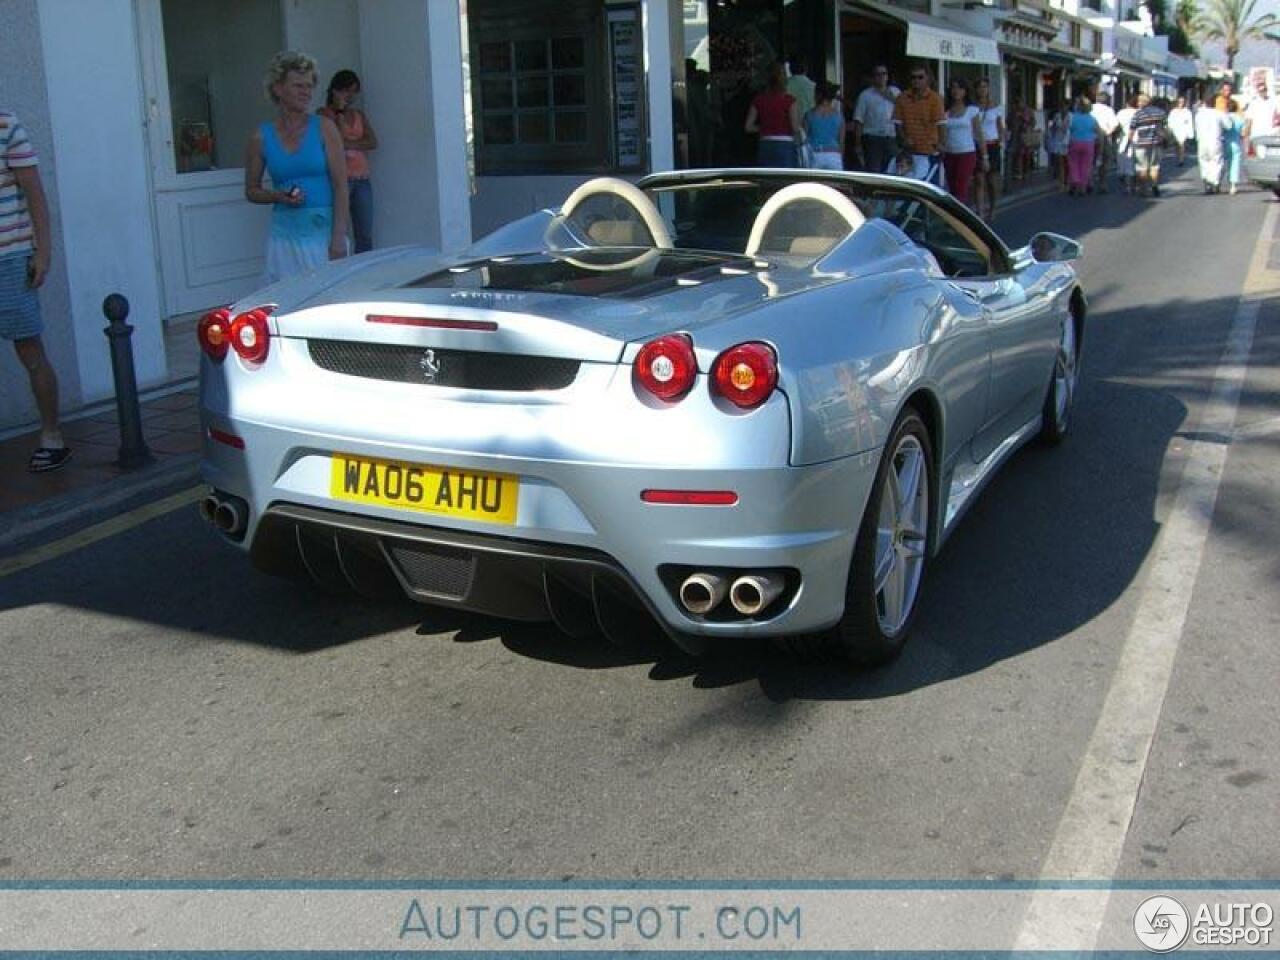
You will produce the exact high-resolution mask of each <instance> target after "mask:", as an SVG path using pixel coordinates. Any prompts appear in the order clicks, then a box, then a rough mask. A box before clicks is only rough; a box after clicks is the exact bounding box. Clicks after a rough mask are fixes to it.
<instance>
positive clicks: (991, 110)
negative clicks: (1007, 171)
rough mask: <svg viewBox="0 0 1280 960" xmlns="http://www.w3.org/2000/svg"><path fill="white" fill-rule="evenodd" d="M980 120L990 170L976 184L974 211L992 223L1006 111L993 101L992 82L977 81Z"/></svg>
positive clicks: (998, 183) (1001, 165)
mask: <svg viewBox="0 0 1280 960" xmlns="http://www.w3.org/2000/svg"><path fill="white" fill-rule="evenodd" d="M977 89H978V96H977V100H978V120H979V122H980V123H981V124H982V138H983V140H985V141H986V144H987V160H988V163H987V166H986V169H984V170H983V171H982V172H981V175H980V176H979V177H978V178H977V179H976V180H975V181H974V184H973V186H974V199H975V208H974V209H976V210H977V212H978V216H979V217H981V218H982V219H983V220H985V221H986V222H987V223H991V222H992V221H993V220H995V216H996V201H997V200H999V199H1000V181H1001V179H1002V170H1003V166H1004V165H1003V163H1002V160H1003V153H1004V140H1005V129H1004V110H1003V109H1002V108H1001V106H1000V104H998V103H993V102H992V100H991V80H990V79H989V78H987V77H983V78H982V79H980V80H979V81H978V88H977Z"/></svg>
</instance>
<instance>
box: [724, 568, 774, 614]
mask: <svg viewBox="0 0 1280 960" xmlns="http://www.w3.org/2000/svg"><path fill="white" fill-rule="evenodd" d="M784 585H785V583H784V581H783V579H782V577H781V576H780V575H779V574H777V573H748V574H745V575H743V576H741V577H739V578H738V579H737V580H735V581H733V586H732V587H730V588H729V602H730V603H732V604H733V609H735V610H737V611H738V612H739V613H740V614H742V615H743V616H744V617H754V616H755V615H756V614H757V613H759V612H760V611H761V610H763V609H765V607H767V606H769V604H771V603H773V601H774V600H776V599H778V595H779V594H781V593H782V588H783V586H784Z"/></svg>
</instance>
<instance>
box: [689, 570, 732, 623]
mask: <svg viewBox="0 0 1280 960" xmlns="http://www.w3.org/2000/svg"><path fill="white" fill-rule="evenodd" d="M728 592H729V578H728V577H724V576H721V575H720V574H718V573H706V572H702V573H691V574H689V576H688V577H686V578H685V581H684V583H682V584H680V602H681V603H682V604H684V608H685V609H686V610H688V611H689V612H690V613H696V614H698V615H699V616H701V615H702V614H704V613H710V612H711V611H712V610H714V609H715V608H716V607H718V606H720V603H721V601H722V600H724V598H725V594H727V593H728Z"/></svg>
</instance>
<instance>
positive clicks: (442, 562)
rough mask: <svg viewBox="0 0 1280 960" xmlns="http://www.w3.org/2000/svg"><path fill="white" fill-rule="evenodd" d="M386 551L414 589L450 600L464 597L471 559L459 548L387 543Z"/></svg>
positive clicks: (472, 570) (469, 555) (468, 584)
mask: <svg viewBox="0 0 1280 960" xmlns="http://www.w3.org/2000/svg"><path fill="white" fill-rule="evenodd" d="M387 550H388V551H389V552H390V553H391V558H392V559H393V560H395V562H396V566H398V567H399V568H400V572H401V573H402V574H404V578H405V580H407V581H408V582H409V585H410V586H411V587H412V588H413V589H414V590H416V591H420V592H422V593H432V594H435V595H437V596H441V597H448V598H450V599H452V600H462V599H465V598H466V596H467V594H468V593H470V592H471V577H472V575H473V574H474V573H475V558H474V557H472V555H471V554H469V553H466V552H464V551H462V550H454V549H451V548H449V547H434V546H433V547H428V546H418V545H416V544H414V545H410V544H405V543H389V544H388V545H387Z"/></svg>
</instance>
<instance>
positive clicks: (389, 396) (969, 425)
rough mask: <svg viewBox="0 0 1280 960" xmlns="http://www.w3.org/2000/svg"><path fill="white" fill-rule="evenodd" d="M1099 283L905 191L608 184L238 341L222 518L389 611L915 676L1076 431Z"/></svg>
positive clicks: (280, 290) (893, 186)
mask: <svg viewBox="0 0 1280 960" xmlns="http://www.w3.org/2000/svg"><path fill="white" fill-rule="evenodd" d="M1079 255H1080V247H1079V245H1078V244H1076V243H1075V242H1073V241H1071V240H1070V239H1068V238H1065V237H1060V236H1056V235H1054V234H1049V233H1041V234H1038V235H1036V236H1035V237H1034V238H1032V240H1031V242H1030V243H1029V244H1028V245H1027V246H1025V247H1021V248H1019V249H1016V250H1010V249H1008V248H1007V247H1006V246H1005V245H1004V243H1002V242H1001V240H1000V239H999V238H998V237H997V236H996V235H995V234H994V233H993V232H992V231H991V230H990V229H989V228H988V227H987V226H986V225H985V224H983V223H982V222H981V221H979V220H978V219H977V218H976V217H974V216H973V215H972V214H971V213H970V211H969V210H968V209H966V208H965V207H963V206H961V205H960V204H958V203H957V202H956V201H955V200H954V199H953V198H951V197H949V196H948V195H946V194H945V193H943V192H941V191H939V190H937V189H935V188H934V187H931V186H929V185H926V184H922V183H918V182H915V181H909V180H901V179H898V178H896V177H888V176H876V175H869V174H852V173H829V174H822V175H815V174H814V173H813V172H811V171H765V170H711V171H685V172H678V173H665V174H659V175H654V176H650V177H648V178H646V179H644V180H642V181H640V183H639V184H638V185H635V184H630V183H627V182H624V181H621V180H616V179H610V178H602V179H597V180H593V181H590V182H588V183H586V184H584V185H583V186H581V187H579V188H578V189H577V190H575V191H573V193H572V194H571V195H570V196H569V197H568V199H567V200H566V201H565V203H564V204H563V206H562V207H560V208H558V209H553V210H543V211H540V212H538V213H535V214H533V215H531V216H528V217H525V218H523V219H521V220H518V221H516V222H514V223H512V224H509V225H508V226H506V227H503V228H501V229H499V230H498V231H496V232H495V233H493V234H491V235H490V236H488V237H487V238H485V239H483V240H481V241H479V242H478V243H476V244H475V245H473V246H472V247H471V248H470V249H468V250H466V251H464V252H462V253H460V254H457V255H453V256H447V257H441V256H440V255H439V254H437V253H433V252H430V251H427V250H423V249H418V248H399V249H393V250H386V251H378V252H375V253H371V254H367V255H364V256H361V257H356V258H353V259H351V260H346V261H341V262H337V263H333V264H330V265H328V266H327V267H323V268H320V269H319V270H318V271H316V272H314V273H312V274H310V275H307V276H304V277H300V278H295V279H292V280H289V281H285V282H282V283H280V284H278V285H276V286H273V287H270V288H268V289H265V290H262V291H260V292H258V293H257V294H255V295H253V296H251V297H249V298H246V299H245V300H243V301H241V302H239V303H237V304H235V305H234V306H232V307H231V308H229V309H226V310H219V311H214V312H212V313H210V314H209V315H207V316H206V317H205V318H204V319H203V320H202V321H201V323H200V325H199V335H200V340H201V346H202V348H203V351H204V357H203V359H202V368H201V386H200V402H201V409H202V417H203V425H204V431H205V441H204V457H203V476H204V478H205V480H206V481H207V482H208V483H209V485H210V487H211V490H210V493H209V496H208V497H207V498H206V499H205V501H204V503H203V512H204V515H205V516H206V517H207V519H209V521H210V522H211V523H212V524H214V525H215V526H216V527H217V529H218V530H220V531H221V534H222V536H223V537H224V538H225V539H226V540H228V541H229V542H232V543H235V544H236V545H238V546H239V547H240V548H241V549H243V550H245V551H247V552H248V553H249V554H250V555H251V556H252V558H253V561H254V562H255V563H256V564H257V565H258V566H259V567H261V568H262V569H264V570H269V571H273V572H286V573H296V574H302V575H304V576H309V577H311V578H314V579H315V580H317V581H319V582H321V583H323V584H326V585H340V586H343V587H351V588H354V589H355V590H357V591H359V592H362V593H367V594H374V595H377V594H382V593H386V592H388V591H390V592H392V593H400V592H403V593H405V594H408V595H409V596H410V597H413V598H415V599H418V600H421V601H424V602H426V603H431V604H440V605H444V606H450V607H458V608H463V609H468V610H478V611H483V612H486V613H490V614H496V615H499V616H505V617H510V618H515V619H520V620H548V619H550V620H554V622H555V623H556V624H558V625H559V626H560V627H561V628H562V629H563V630H565V631H566V632H568V633H571V634H574V635H577V636H583V635H596V634H601V633H602V634H603V635H604V636H606V637H608V638H610V639H615V640H619V641H624V640H626V639H627V638H628V636H629V635H631V634H633V633H634V632H635V631H636V629H637V627H638V626H642V625H644V624H649V625H650V626H649V629H650V630H652V624H653V623H656V624H657V625H659V626H660V627H661V629H662V630H663V631H665V633H666V634H667V635H668V636H670V638H671V639H672V640H674V641H675V642H676V643H677V644H679V645H680V646H682V647H683V648H685V649H686V650H690V651H698V650H701V649H704V648H705V646H706V644H708V643H710V642H713V641H727V642H732V641H735V640H741V639H742V638H751V637H768V638H779V639H785V640H787V641H788V642H789V643H790V644H793V645H801V646H804V647H805V648H808V649H816V650H819V651H822V652H825V653H830V654H834V655H836V656H838V657H840V658H842V659H844V660H847V661H851V662H854V663H857V664H878V663H883V662H885V661H887V660H889V659H891V658H892V657H894V656H895V655H897V653H898V652H899V651H900V650H901V649H902V644H903V642H904V640H905V639H906V637H907V635H908V633H909V630H910V627H911V623H912V619H913V616H914V614H915V612H916V610H917V609H918V606H919V598H920V595H921V587H922V584H923V583H924V580H925V574H926V571H927V569H928V566H929V564H930V561H931V559H932V557H933V556H934V555H935V554H936V552H937V551H938V549H939V548H940V547H941V546H942V544H943V542H944V541H945V540H946V538H947V535H948V534H949V533H950V532H951V531H952V530H953V529H954V528H955V525H956V523H957V521H958V520H959V518H960V517H961V516H962V515H963V514H964V512H965V510H966V508H967V507H968V506H969V505H970V504H971V503H972V502H973V500H974V498H975V497H976V496H977V494H978V492H979V491H980V490H981V489H982V488H983V486H984V484H986V482H987V481H988V480H989V479H990V478H991V476H992V475H993V473H994V472H995V471H996V469H997V468H998V467H999V466H1000V465H1001V464H1003V463H1004V462H1005V461H1006V460H1008V458H1009V457H1010V455H1011V454H1012V453H1013V452H1014V451H1015V450H1017V449H1018V448H1019V447H1020V446H1022V445H1023V444H1024V443H1026V442H1027V441H1029V440H1031V439H1032V438H1035V437H1042V438H1044V439H1046V440H1048V441H1050V442H1057V441H1059V440H1061V439H1062V438H1063V437H1064V435H1065V434H1066V433H1067V431H1068V428H1069V427H1070V425H1071V419H1072V406H1073V402H1074V399H1075V394H1076V386H1077V378H1078V371H1079V360H1080V350H1081V345H1082V343H1083V342H1084V340H1085V334H1086V330H1087V324H1086V300H1085V295H1084V292H1083V290H1082V289H1081V286H1080V282H1079V279H1078V278H1077V276H1076V273H1075V271H1074V269H1073V268H1072V266H1071V265H1070V263H1069V261H1070V260H1072V259H1074V258H1075V257H1078V256H1079ZM1010 522H1015V521H1014V519H1013V518H1010Z"/></svg>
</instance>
